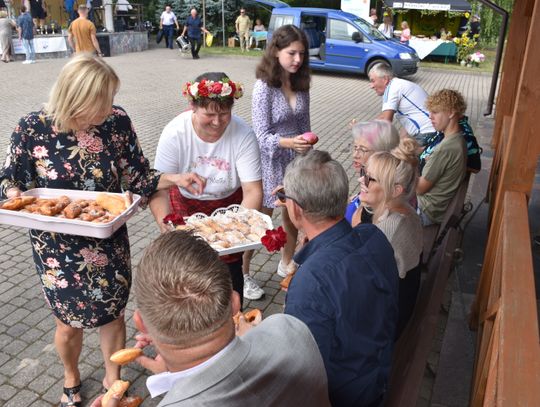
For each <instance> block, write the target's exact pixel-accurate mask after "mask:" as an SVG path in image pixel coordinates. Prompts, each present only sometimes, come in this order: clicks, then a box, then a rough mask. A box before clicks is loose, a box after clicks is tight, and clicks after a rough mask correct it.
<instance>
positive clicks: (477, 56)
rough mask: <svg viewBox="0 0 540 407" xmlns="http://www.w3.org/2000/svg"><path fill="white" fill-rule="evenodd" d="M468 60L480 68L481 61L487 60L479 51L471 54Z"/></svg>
mask: <svg viewBox="0 0 540 407" xmlns="http://www.w3.org/2000/svg"><path fill="white" fill-rule="evenodd" d="M468 60H469V63H470V64H471V65H472V66H475V67H477V68H478V67H479V66H480V62H484V61H485V60H486V56H485V55H484V54H482V53H481V52H478V51H477V52H475V53H474V54H471V55H469V57H468Z"/></svg>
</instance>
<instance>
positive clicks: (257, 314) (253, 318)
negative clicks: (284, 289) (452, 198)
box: [233, 308, 262, 325]
mask: <svg viewBox="0 0 540 407" xmlns="http://www.w3.org/2000/svg"><path fill="white" fill-rule="evenodd" d="M240 315H242V313H241V312H238V313H237V314H236V315H235V316H233V320H234V324H235V325H238V323H239V322H240ZM244 318H245V319H246V322H249V323H255V324H259V323H260V322H261V321H262V312H261V310H259V309H257V308H255V309H252V310H251V311H248V312H246V313H245V314H244Z"/></svg>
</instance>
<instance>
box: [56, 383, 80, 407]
mask: <svg viewBox="0 0 540 407" xmlns="http://www.w3.org/2000/svg"><path fill="white" fill-rule="evenodd" d="M81 386H82V383H79V384H78V385H77V386H74V387H64V394H65V395H66V396H67V398H68V401H61V402H60V407H82V401H74V400H73V399H74V398H75V395H77V394H78V393H80V392H81Z"/></svg>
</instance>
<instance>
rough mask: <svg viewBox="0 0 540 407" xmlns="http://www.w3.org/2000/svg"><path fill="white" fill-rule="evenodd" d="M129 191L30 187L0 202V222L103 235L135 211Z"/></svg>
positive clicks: (135, 197)
mask: <svg viewBox="0 0 540 407" xmlns="http://www.w3.org/2000/svg"><path fill="white" fill-rule="evenodd" d="M140 199H141V197H140V196H139V195H136V194H132V193H131V192H126V193H124V194H118V193H112V192H95V191H79V190H68V189H50V188H34V189H31V190H28V191H25V192H23V193H22V195H21V196H20V197H16V198H11V199H7V200H4V201H1V202H0V223H3V224H6V225H12V226H19V227H23V228H29V229H38V230H45V231H48V232H57V233H65V234H70V235H78V236H87V237H96V238H100V239H106V238H108V237H110V236H111V235H112V234H113V233H114V232H116V231H117V230H118V229H119V228H120V227H121V226H122V225H123V224H125V223H126V222H127V220H128V219H129V218H131V217H132V216H133V215H134V214H135V212H136V211H137V207H138V206H139V201H140Z"/></svg>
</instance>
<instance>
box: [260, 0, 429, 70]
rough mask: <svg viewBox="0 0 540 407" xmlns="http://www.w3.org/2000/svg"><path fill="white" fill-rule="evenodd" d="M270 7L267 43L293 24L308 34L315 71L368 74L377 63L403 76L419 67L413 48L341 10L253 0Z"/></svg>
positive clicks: (268, 0)
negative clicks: (280, 30) (384, 64)
mask: <svg viewBox="0 0 540 407" xmlns="http://www.w3.org/2000/svg"><path fill="white" fill-rule="evenodd" d="M255 2H256V3H260V4H263V5H266V6H270V7H272V17H271V18H270V23H269V24H268V38H267V42H268V41H270V40H271V38H272V33H273V32H274V31H275V30H276V29H278V28H279V27H281V26H282V25H286V24H293V25H295V26H297V27H299V28H301V29H303V30H304V32H305V33H306V35H307V38H308V42H309V64H310V67H311V68H312V69H314V70H321V71H340V72H354V73H363V74H366V75H367V74H368V72H369V71H370V69H371V68H372V67H373V66H374V65H375V64H377V63H379V62H384V63H387V64H388V65H390V66H392V70H393V71H394V75H396V76H406V75H412V74H415V73H416V71H417V70H418V64H419V61H420V60H419V58H418V55H417V54H416V52H415V50H414V49H413V48H411V47H409V46H407V45H403V44H400V43H399V42H398V41H396V40H389V39H387V38H386V37H385V36H384V35H382V34H381V33H380V32H379V30H378V29H377V27H375V26H374V25H372V24H370V23H368V22H367V21H365V20H364V19H362V18H360V17H358V16H356V15H354V14H351V13H346V12H344V11H341V10H332V9H324V8H309V7H290V6H289V5H288V4H287V3H284V2H282V1H279V0H255Z"/></svg>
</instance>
